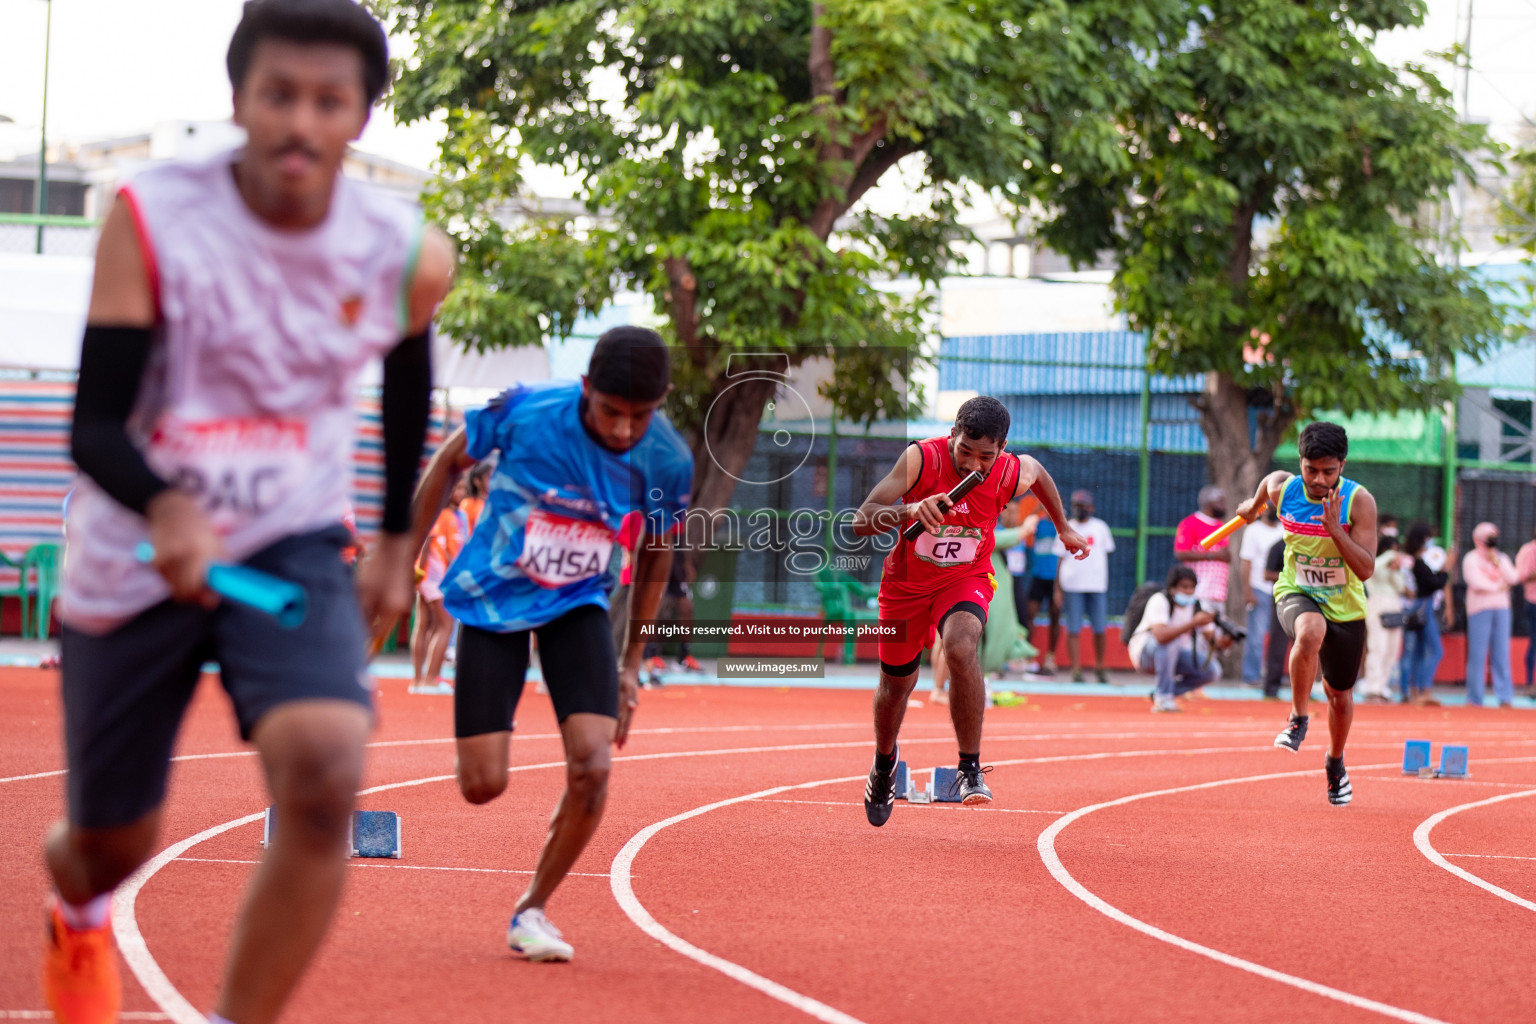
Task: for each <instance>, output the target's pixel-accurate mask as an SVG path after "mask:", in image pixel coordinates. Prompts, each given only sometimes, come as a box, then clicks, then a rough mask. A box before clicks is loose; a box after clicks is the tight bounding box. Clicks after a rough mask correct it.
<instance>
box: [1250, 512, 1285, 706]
mask: <svg viewBox="0 0 1536 1024" xmlns="http://www.w3.org/2000/svg"><path fill="white" fill-rule="evenodd" d="M1250 529H1252V527H1250ZM1284 569H1285V537H1284V535H1283V534H1282V536H1281V538H1280V539H1279V540H1277V541H1275V543H1274V544H1273V545H1272V546H1271V547H1270V549H1269V553H1268V554H1267V555H1265V556H1264V582H1265V583H1268V584H1269V596H1270V601H1271V604H1273V601H1274V596H1275V584H1276V583H1277V582H1278V581H1279V579H1280V573H1281V572H1282V571H1284ZM1269 621H1270V625H1271V626H1273V625H1274V621H1275V620H1274V617H1273V616H1271V617H1270V620H1269ZM1250 639H1251V638H1250ZM1290 663H1291V638H1290V637H1288V636H1286V635H1285V630H1283V629H1273V628H1272V629H1270V631H1269V645H1268V646H1267V647H1266V648H1265V650H1264V699H1265V700H1279V699H1280V682H1281V680H1282V679H1284V678H1285V672H1286V667H1287V666H1288V665H1290Z"/></svg>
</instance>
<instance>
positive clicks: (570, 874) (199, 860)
mask: <svg viewBox="0 0 1536 1024" xmlns="http://www.w3.org/2000/svg"><path fill="white" fill-rule="evenodd" d="M176 863H177V864H260V863H261V861H259V860H255V859H252V860H241V859H239V858H236V857H178V858H176ZM347 866H348V867H354V868H390V869H392V870H395V871H471V872H476V873H478V874H486V875H531V874H533V872H532V871H529V870H526V869H521V868H457V867H448V866H445V865H442V864H397V863H394V862H393V861H382V860H381V861H380V862H379V863H377V864H374V863H372V862H371V861H366V860H348V861H347ZM566 877H567V878H607V877H608V873H607V872H606V871H567V872H566Z"/></svg>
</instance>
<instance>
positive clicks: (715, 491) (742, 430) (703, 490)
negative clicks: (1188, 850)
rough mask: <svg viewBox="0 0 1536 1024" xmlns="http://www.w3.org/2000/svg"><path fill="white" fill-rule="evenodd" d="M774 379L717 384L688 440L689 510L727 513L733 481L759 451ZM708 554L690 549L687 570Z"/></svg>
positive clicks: (725, 380) (775, 383)
mask: <svg viewBox="0 0 1536 1024" xmlns="http://www.w3.org/2000/svg"><path fill="white" fill-rule="evenodd" d="M779 384H780V381H779V380H778V379H776V378H775V377H767V376H764V377H744V378H742V377H738V378H736V379H734V380H732V379H731V378H728V377H722V378H721V379H720V380H718V381H717V382H716V383H715V391H714V396H713V397H712V398H711V400H710V405H709V411H708V413H707V414H706V415H705V418H704V423H703V424H702V425H701V426H700V427H699V429H698V431H697V432H696V433H695V434H694V436H693V438H692V439H691V440H692V442H693V497H692V498H691V499H690V500H689V502H688V504H689V507H690V508H696V509H704V510H707V511H710V512H713V511H715V510H716V509H724V508H730V505H731V495H732V493H733V492H734V491H735V490H736V482H737V478H738V477H740V476H741V475H742V472H743V470H745V469H746V466H747V462H748V461H749V460H750V459H751V458H752V450H753V449H754V448H755V447H756V446H757V434H758V427H759V425H760V424H761V423H762V419H763V409H764V408H765V407H766V406H767V405H768V402H769V401H770V400H771V399H772V398H773V395H774V392H775V391H777V390H778V387H779ZM705 553H706V551H705V550H704V549H703V548H700V549H698V550H692V549H690V550H689V551H688V553H687V558H688V564H689V566H690V568H693V569H697V568H698V564H699V561H700V560H701V559H702V558H703V557H704V555H705Z"/></svg>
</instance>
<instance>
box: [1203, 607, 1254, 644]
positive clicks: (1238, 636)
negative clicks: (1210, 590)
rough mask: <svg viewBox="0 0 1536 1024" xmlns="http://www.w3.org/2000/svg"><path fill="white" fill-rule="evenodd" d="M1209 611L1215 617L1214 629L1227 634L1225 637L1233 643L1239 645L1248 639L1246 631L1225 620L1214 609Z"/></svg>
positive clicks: (1227, 619) (1229, 620)
mask: <svg viewBox="0 0 1536 1024" xmlns="http://www.w3.org/2000/svg"><path fill="white" fill-rule="evenodd" d="M1210 611H1211V613H1212V614H1213V615H1215V616H1216V622H1215V623H1214V625H1215V626H1216V628H1217V629H1219V630H1221V631H1222V632H1223V633H1225V634H1227V636H1228V637H1230V638H1231V639H1232V642H1233V643H1235V644H1240V643H1242V642H1243V641H1244V640H1247V639H1248V630H1246V629H1244V628H1243V627H1242V626H1239V625H1238V624H1237V623H1235V622H1233V621H1232V620H1231V619H1229V618H1227V617H1226V616H1225V615H1223V614H1222V613H1221V612H1220V611H1218V610H1216V609H1215V608H1212V609H1211V610H1210Z"/></svg>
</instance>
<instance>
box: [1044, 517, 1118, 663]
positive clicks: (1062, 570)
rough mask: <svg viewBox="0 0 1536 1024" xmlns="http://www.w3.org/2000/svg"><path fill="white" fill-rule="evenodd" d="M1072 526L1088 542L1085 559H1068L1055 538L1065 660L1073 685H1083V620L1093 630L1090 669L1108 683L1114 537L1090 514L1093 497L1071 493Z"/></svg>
mask: <svg viewBox="0 0 1536 1024" xmlns="http://www.w3.org/2000/svg"><path fill="white" fill-rule="evenodd" d="M1072 526H1073V529H1075V530H1076V531H1077V532H1078V533H1079V534H1080V535H1081V536H1082V537H1083V539H1084V540H1086V541H1087V542H1088V557H1086V558H1082V559H1073V558H1067V559H1063V558H1062V556H1063V555H1065V554H1067V549H1066V546H1065V545H1063V544H1062V542H1061V539H1060V538H1057V540H1056V543H1055V547H1054V552H1055V554H1056V557H1057V558H1058V559H1059V560H1060V561H1059V562H1058V570H1057V577H1056V584H1057V586H1058V587H1060V589H1061V594H1062V606H1063V608H1064V609H1065V610H1066V616H1065V617H1066V620H1067V657H1069V658H1070V659H1071V660H1072V681H1073V682H1074V683H1080V682H1082V681H1083V669H1082V656H1081V651H1080V650H1079V649H1078V641H1079V640H1081V636H1080V634H1081V632H1082V628H1083V619H1084V617H1085V616H1086V617H1087V619H1088V624H1089V625H1090V626H1091V627H1092V628H1093V658H1094V662H1093V668H1094V675H1095V676H1096V677H1097V678H1098V680H1099V682H1101V683H1107V682H1109V677H1108V676H1107V675H1105V674H1104V643H1105V634H1106V633H1107V632H1108V630H1109V553H1110V552H1111V551H1113V550H1115V537H1114V534H1112V533H1111V532H1110V530H1109V524H1108V523H1106V522H1105V521H1104V520H1102V519H1097V518H1095V517H1094V514H1093V495H1092V494H1090V493H1088V492H1087V491H1073V492H1072Z"/></svg>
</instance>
